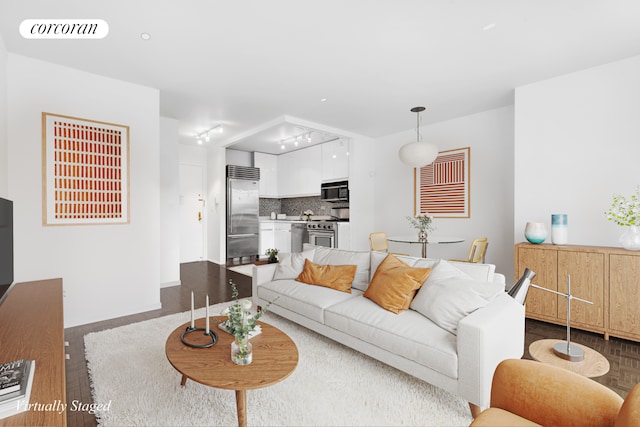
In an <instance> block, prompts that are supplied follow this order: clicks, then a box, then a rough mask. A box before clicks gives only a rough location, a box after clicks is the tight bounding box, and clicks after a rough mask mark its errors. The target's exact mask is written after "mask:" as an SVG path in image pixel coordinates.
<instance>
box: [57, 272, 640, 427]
mask: <svg viewBox="0 0 640 427" xmlns="http://www.w3.org/2000/svg"><path fill="white" fill-rule="evenodd" d="M180 279H181V282H182V286H173V287H169V288H164V289H162V290H161V292H160V298H161V302H162V309H160V310H154V311H149V312H146V313H140V314H136V315H132V316H126V317H121V318H117V319H112V320H107V321H104V322H97V323H92V324H88V325H82V326H77V327H74V328H68V329H66V330H65V337H66V340H67V341H68V342H69V347H68V348H67V353H68V354H69V356H70V358H69V360H68V361H67V366H66V373H67V403H68V404H71V402H73V401H74V400H75V401H79V402H81V403H83V404H85V403H92V402H93V399H92V398H91V388H90V386H89V374H88V372H87V365H86V360H85V357H84V340H83V337H84V335H86V334H88V333H90V332H97V331H102V330H106V329H111V328H116V327H118V326H122V325H127V324H130V323H135V322H140V321H142V320H147V319H152V318H156V317H161V316H166V315H168V314H173V313H179V312H183V311H187V310H189V309H190V307H191V291H192V290H193V291H194V293H195V295H196V301H204V296H205V295H207V294H208V295H209V298H210V303H211V304H216V303H219V302H225V301H229V300H231V287H230V286H229V285H228V281H229V279H232V280H233V281H234V282H235V283H236V285H237V286H238V292H239V294H240V295H239V296H240V298H244V297H248V296H250V295H251V278H249V277H247V276H243V275H241V274H238V273H236V272H233V271H231V270H228V269H227V268H226V267H225V266H219V265H217V264H213V263H210V262H193V263H187V264H182V265H181V268H180ZM196 308H199V307H196ZM565 334H566V330H565V328H563V327H561V326H557V325H550V324H546V323H542V322H537V321H535V320H527V323H526V345H525V349H528V348H529V344H530V343H532V342H534V341H536V340H539V339H543V338H555V339H564V338H565ZM572 340H573V341H575V342H578V343H581V344H584V345H587V346H589V347H591V348H593V349H595V350H597V351H599V352H600V353H602V354H603V355H604V356H605V357H606V358H607V359H608V360H609V363H610V364H611V370H610V371H609V373H607V374H606V375H604V376H602V377H599V378H594V380H595V381H597V382H599V383H602V384H604V385H606V386H607V387H609V388H611V389H612V390H614V391H615V392H616V393H618V394H620V395H621V396H622V397H625V396H626V395H627V393H628V392H629V391H630V390H631V388H633V386H634V385H635V384H637V383H640V343H635V342H631V341H626V340H620V339H616V338H611V339H610V340H609V341H605V340H604V339H603V338H602V336H601V335H597V334H592V333H589V332H582V331H578V330H573V332H572ZM524 357H525V358H530V355H529V352H528V351H527V350H525V356H524ZM67 422H68V425H69V427H74V426H83V427H84V426H95V425H97V423H96V419H95V417H94V416H93V415H90V414H88V413H86V412H80V411H78V412H71V411H69V412H68V413H67Z"/></svg>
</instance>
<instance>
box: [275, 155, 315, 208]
mask: <svg viewBox="0 0 640 427" xmlns="http://www.w3.org/2000/svg"><path fill="white" fill-rule="evenodd" d="M321 165H322V148H321V146H320V145H313V146H311V147H309V148H304V149H302V150H297V151H292V152H289V153H285V154H280V155H279V156H278V192H279V195H280V197H306V196H318V195H320V183H321V182H322V166H321Z"/></svg>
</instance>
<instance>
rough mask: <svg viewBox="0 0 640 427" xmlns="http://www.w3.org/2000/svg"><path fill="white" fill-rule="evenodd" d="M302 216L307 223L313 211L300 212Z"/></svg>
mask: <svg viewBox="0 0 640 427" xmlns="http://www.w3.org/2000/svg"><path fill="white" fill-rule="evenodd" d="M302 215H304V216H306V217H307V221H309V220H310V219H311V215H313V211H312V210H311V209H307V210H306V211H304V212H302Z"/></svg>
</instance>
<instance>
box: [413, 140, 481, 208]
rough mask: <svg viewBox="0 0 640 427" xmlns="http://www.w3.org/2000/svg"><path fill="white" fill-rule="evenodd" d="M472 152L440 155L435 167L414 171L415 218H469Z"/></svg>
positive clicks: (429, 166) (452, 152) (456, 151)
mask: <svg viewBox="0 0 640 427" xmlns="http://www.w3.org/2000/svg"><path fill="white" fill-rule="evenodd" d="M470 154H471V148H470V147H464V148H457V149H453V150H445V151H441V152H440V153H438V157H436V159H435V160H434V161H433V163H431V164H429V165H426V166H423V167H421V168H415V169H414V180H413V186H414V187H413V188H414V215H419V214H428V215H431V216H433V217H435V218H470V217H471V207H470V200H471V190H470V184H471V182H470V176H471V175H470V171H471V165H470Z"/></svg>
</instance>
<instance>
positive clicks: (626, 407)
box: [471, 359, 640, 427]
mask: <svg viewBox="0 0 640 427" xmlns="http://www.w3.org/2000/svg"><path fill="white" fill-rule="evenodd" d="M471 425H472V426H476V427H477V426H536V425H541V426H563V427H572V426H576V427H586V426H599V427H605V426H614V427H623V426H625V427H633V426H640V384H639V385H637V386H636V387H635V388H634V389H633V390H632V391H631V392H630V393H629V395H628V396H627V398H626V399H625V400H624V401H623V399H622V398H621V397H620V396H619V395H617V394H616V393H615V392H613V391H612V390H611V389H609V388H607V387H605V386H604V385H602V384H599V383H597V382H595V381H593V380H591V379H589V378H586V377H583V376H581V375H578V374H575V373H573V372H570V371H567V370H565V369H562V368H558V367H554V366H550V365H546V364H543V363H540V362H535V361H532V360H521V359H509V360H504V361H503V362H501V363H500V364H499V365H498V367H497V368H496V371H495V373H494V376H493V383H492V386H491V407H490V408H489V409H486V410H485V411H483V412H482V413H480V414H479V415H478V416H477V417H476V419H475V420H474V421H473V422H472V423H471Z"/></svg>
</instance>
